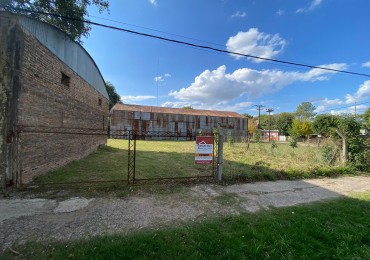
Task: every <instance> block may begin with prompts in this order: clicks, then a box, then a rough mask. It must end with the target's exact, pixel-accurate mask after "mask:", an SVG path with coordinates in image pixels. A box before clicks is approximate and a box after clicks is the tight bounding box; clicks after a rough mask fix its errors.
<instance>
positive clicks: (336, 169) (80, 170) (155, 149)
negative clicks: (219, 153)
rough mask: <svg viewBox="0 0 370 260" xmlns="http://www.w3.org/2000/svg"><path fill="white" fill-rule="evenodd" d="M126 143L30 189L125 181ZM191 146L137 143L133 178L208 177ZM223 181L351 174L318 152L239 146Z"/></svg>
mask: <svg viewBox="0 0 370 260" xmlns="http://www.w3.org/2000/svg"><path fill="white" fill-rule="evenodd" d="M127 149H128V141H127V140H117V139H115V140H114V139H110V140H108V145H107V147H104V148H101V149H99V150H98V151H97V152H95V153H93V154H91V155H90V156H88V157H87V158H85V159H83V160H81V161H75V162H72V163H71V164H69V165H68V166H66V167H63V168H61V169H59V170H56V171H54V172H52V173H49V174H47V175H45V176H41V177H38V178H36V179H35V181H36V183H47V182H78V181H111V180H125V179H127V156H128V155H127ZM194 150H195V142H194V141H193V142H190V141H189V142H184V141H143V140H139V141H137V160H136V177H137V178H153V177H184V176H187V177H192V176H200V175H211V173H212V166H211V165H195V164H194ZM223 170H224V179H225V181H226V182H236V181H243V182H244V181H259V180H276V179H299V178H312V177H318V176H337V175H340V174H346V173H351V170H350V169H348V168H344V167H340V166H329V165H327V163H325V162H324V161H323V160H322V158H321V153H320V148H319V147H317V146H315V145H313V146H302V145H300V146H299V147H298V148H296V149H294V150H293V149H292V148H291V147H289V145H287V144H281V143H278V144H277V148H275V149H273V150H272V149H271V144H268V143H258V144H255V143H252V144H251V145H250V148H249V150H247V149H246V146H245V144H243V143H233V144H228V143H225V145H224V166H223Z"/></svg>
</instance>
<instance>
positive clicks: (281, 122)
mask: <svg viewBox="0 0 370 260" xmlns="http://www.w3.org/2000/svg"><path fill="white" fill-rule="evenodd" d="M293 119H294V114H293V113H287V112H283V113H281V114H279V115H278V119H277V122H276V129H277V130H279V134H280V135H288V134H289V133H288V132H289V128H291V127H292V123H293Z"/></svg>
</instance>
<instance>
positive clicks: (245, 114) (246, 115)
mask: <svg viewBox="0 0 370 260" xmlns="http://www.w3.org/2000/svg"><path fill="white" fill-rule="evenodd" d="M243 116H245V117H246V118H250V119H251V118H253V116H252V115H250V114H248V113H244V114H243Z"/></svg>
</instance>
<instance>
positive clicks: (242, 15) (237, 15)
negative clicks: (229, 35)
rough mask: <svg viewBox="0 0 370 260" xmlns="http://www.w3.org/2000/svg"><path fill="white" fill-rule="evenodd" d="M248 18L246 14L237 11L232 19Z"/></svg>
mask: <svg viewBox="0 0 370 260" xmlns="http://www.w3.org/2000/svg"><path fill="white" fill-rule="evenodd" d="M246 16H247V13H246V12H241V11H237V12H235V13H234V14H233V15H232V16H231V18H243V17H246Z"/></svg>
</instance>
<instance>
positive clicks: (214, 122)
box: [110, 104, 248, 137]
mask: <svg viewBox="0 0 370 260" xmlns="http://www.w3.org/2000/svg"><path fill="white" fill-rule="evenodd" d="M110 113H111V118H110V131H111V134H114V133H115V132H116V131H122V130H123V131H127V130H135V131H139V132H148V131H157V132H169V133H172V134H173V135H174V136H188V137H191V136H194V135H195V134H196V133H198V132H202V131H203V132H211V131H212V130H213V129H214V128H217V126H218V125H219V124H221V125H222V126H223V127H224V128H227V129H228V131H229V132H230V133H232V134H233V135H235V136H246V134H247V131H248V118H246V117H244V116H242V115H240V114H238V113H235V112H227V111H212V110H199V109H185V108H166V107H155V106H138V105H126V104H117V105H115V106H114V107H113V108H112V110H111V112H110Z"/></svg>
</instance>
